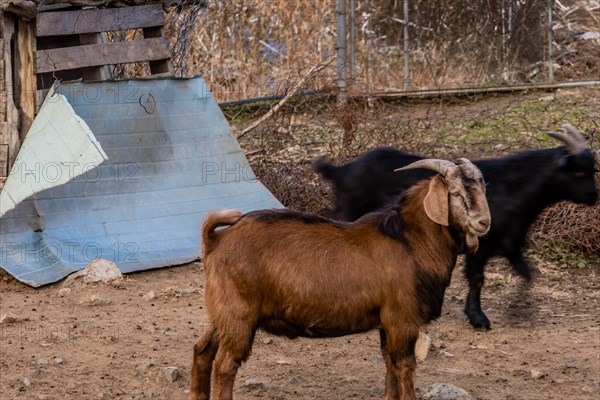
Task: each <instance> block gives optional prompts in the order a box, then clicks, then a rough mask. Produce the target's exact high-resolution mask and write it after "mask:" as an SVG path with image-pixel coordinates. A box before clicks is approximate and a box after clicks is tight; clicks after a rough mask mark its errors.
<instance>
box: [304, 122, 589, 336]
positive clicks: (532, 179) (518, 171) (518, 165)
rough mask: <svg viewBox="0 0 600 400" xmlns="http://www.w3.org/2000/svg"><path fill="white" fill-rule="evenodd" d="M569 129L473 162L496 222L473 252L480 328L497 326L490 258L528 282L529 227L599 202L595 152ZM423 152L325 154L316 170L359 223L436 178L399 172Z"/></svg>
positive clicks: (471, 273) (339, 215)
mask: <svg viewBox="0 0 600 400" xmlns="http://www.w3.org/2000/svg"><path fill="white" fill-rule="evenodd" d="M563 127H564V128H565V130H566V133H564V132H549V133H548V134H549V135H551V136H552V137H554V138H556V139H558V140H560V141H562V142H564V143H565V145H566V146H564V147H558V148H553V149H546V150H531V151H524V152H519V153H515V154H513V155H510V156H507V157H501V158H495V159H486V160H477V161H474V164H475V165H477V167H478V168H479V169H480V170H481V172H482V173H483V176H484V178H485V180H486V182H487V185H488V190H487V198H488V203H489V207H490V212H491V215H492V227H491V229H490V232H489V233H488V234H487V235H486V236H484V237H482V238H481V240H480V248H479V251H478V252H477V253H476V254H467V255H466V265H465V275H466V277H467V279H468V281H469V293H468V295H467V300H466V304H465V313H466V315H467V317H468V318H469V321H470V323H471V325H473V326H474V327H475V328H484V329H486V330H488V329H490V321H489V320H488V318H487V317H486V315H485V313H484V312H483V311H482V309H481V288H482V287H483V283H484V275H483V270H484V267H485V265H486V263H487V261H488V260H489V259H490V258H491V257H494V256H501V257H506V258H507V259H508V261H509V262H510V263H511V265H512V266H513V267H514V268H515V269H516V271H517V272H518V273H519V275H521V276H523V277H524V278H526V279H528V280H529V279H530V277H531V270H530V267H529V265H528V263H527V261H526V260H525V258H524V257H523V247H524V246H525V241H526V237H527V231H528V229H529V227H530V226H531V224H532V223H533V222H534V221H535V219H536V218H537V216H538V215H539V214H540V213H541V212H542V211H543V210H544V209H545V208H546V207H548V206H550V205H552V204H554V203H557V202H559V201H562V200H569V201H573V202H575V203H580V204H588V205H594V204H595V203H596V201H597V200H598V193H597V191H596V187H595V183H594V172H598V171H597V170H595V168H594V156H593V155H592V152H591V151H590V150H589V149H587V145H586V142H585V138H584V137H583V135H582V134H581V132H579V131H578V130H577V129H575V128H574V127H572V126H571V125H568V124H565V125H563ZM421 158H422V157H420V156H417V155H414V154H409V153H406V152H402V151H400V150H396V149H393V148H389V147H385V148H379V149H375V150H372V151H370V152H368V153H366V154H364V155H363V156H362V157H361V158H359V159H357V160H354V161H352V162H349V163H347V164H344V165H340V166H335V165H332V164H330V163H328V162H327V161H325V160H324V159H323V158H321V159H318V160H316V161H315V163H314V169H315V170H316V171H317V172H318V173H320V174H321V175H322V176H323V177H324V178H325V179H327V180H328V181H331V183H332V186H333V189H334V194H335V204H334V209H333V211H332V218H334V219H339V220H344V221H354V220H355V219H357V218H359V217H360V216H362V215H364V214H366V213H367V212H369V211H372V210H375V209H378V208H381V207H383V206H384V205H386V204H387V203H389V202H390V201H391V200H392V199H393V198H394V197H395V196H396V195H397V194H398V193H401V192H402V191H404V190H406V189H408V188H409V187H410V186H412V185H414V184H415V183H417V182H419V181H420V180H422V179H425V178H428V177H430V176H431V175H432V172H430V171H427V170H412V171H405V172H402V173H397V172H394V170H395V169H396V168H400V167H402V166H405V165H408V164H410V163H412V162H414V161H416V160H420V159H421Z"/></svg>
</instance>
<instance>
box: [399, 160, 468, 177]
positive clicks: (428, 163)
mask: <svg viewBox="0 0 600 400" xmlns="http://www.w3.org/2000/svg"><path fill="white" fill-rule="evenodd" d="M415 168H426V169H432V170H434V171H435V172H437V173H438V174H440V175H442V176H447V175H448V174H449V173H450V172H451V171H455V170H456V168H458V167H457V166H456V164H454V163H453V162H451V161H448V160H437V159H431V158H430V159H424V160H419V161H415V162H414V163H412V164H409V165H407V166H406V167H402V168H398V169H395V170H394V172H397V171H406V170H407V169H415Z"/></svg>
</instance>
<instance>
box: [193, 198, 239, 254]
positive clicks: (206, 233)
mask: <svg viewBox="0 0 600 400" xmlns="http://www.w3.org/2000/svg"><path fill="white" fill-rule="evenodd" d="M240 218H242V212H241V211H240V210H238V209H235V208H229V209H225V210H219V211H211V212H209V213H208V215H207V216H206V219H205V220H204V223H203V224H202V247H203V251H202V253H203V254H202V258H204V257H206V254H207V253H208V252H209V250H210V247H211V242H212V234H213V233H214V232H215V229H217V228H218V227H220V226H227V225H233V224H235V223H236V222H238V221H239V220H240Z"/></svg>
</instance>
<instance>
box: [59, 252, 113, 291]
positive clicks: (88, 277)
mask: <svg viewBox="0 0 600 400" xmlns="http://www.w3.org/2000/svg"><path fill="white" fill-rule="evenodd" d="M78 278H82V280H83V282H85V283H96V282H103V283H110V282H112V281H115V280H118V279H123V274H122V273H121V270H119V267H117V264H115V263H114V262H112V261H109V260H105V259H103V258H95V259H93V260H92V261H90V263H89V264H88V265H87V267H85V268H84V269H82V270H79V271H77V272H74V273H72V274H71V275H69V276H68V277H67V279H66V280H65V283H64V284H65V285H68V284H70V283H71V282H73V281H74V280H76V279H78Z"/></svg>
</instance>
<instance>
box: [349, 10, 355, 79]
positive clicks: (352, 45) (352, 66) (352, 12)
mask: <svg viewBox="0 0 600 400" xmlns="http://www.w3.org/2000/svg"><path fill="white" fill-rule="evenodd" d="M355 25H356V0H350V79H351V80H353V79H354V75H355V73H356V26H355Z"/></svg>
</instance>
